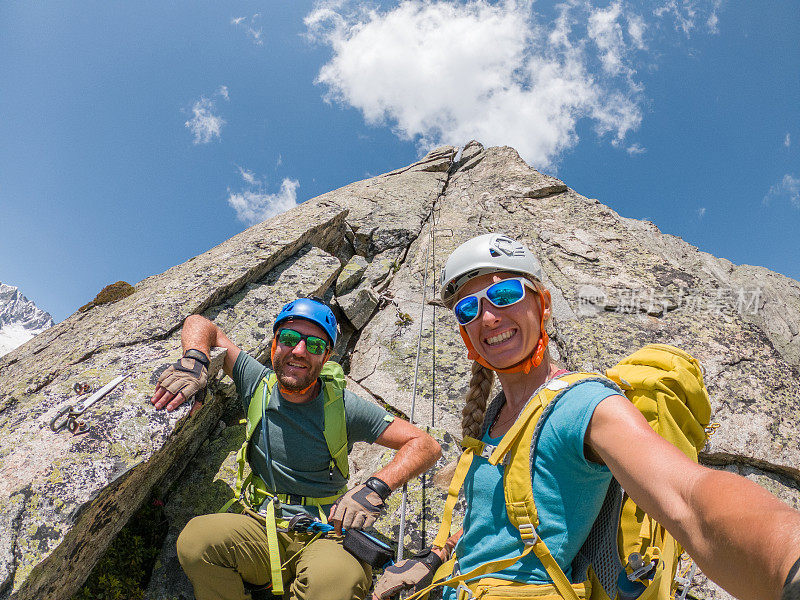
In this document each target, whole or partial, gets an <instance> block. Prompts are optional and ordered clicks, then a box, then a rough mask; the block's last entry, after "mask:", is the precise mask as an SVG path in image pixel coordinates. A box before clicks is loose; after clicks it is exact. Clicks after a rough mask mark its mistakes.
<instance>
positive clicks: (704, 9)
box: [653, 0, 722, 36]
mask: <svg viewBox="0 0 800 600" xmlns="http://www.w3.org/2000/svg"><path fill="white" fill-rule="evenodd" d="M721 6H722V0H667V1H666V2H662V3H661V4H659V5H658V6H656V7H655V8H654V9H653V15H655V16H656V17H658V18H660V19H672V20H673V21H674V27H675V29H676V30H679V31H682V32H683V33H684V35H687V36H688V35H689V34H690V33H691V32H692V31H693V30H695V29H696V28H697V23H698V21H700V22H702V21H703V20H705V24H706V29H707V30H708V32H709V33H719V15H718V14H717V11H719V9H720V7H721Z"/></svg>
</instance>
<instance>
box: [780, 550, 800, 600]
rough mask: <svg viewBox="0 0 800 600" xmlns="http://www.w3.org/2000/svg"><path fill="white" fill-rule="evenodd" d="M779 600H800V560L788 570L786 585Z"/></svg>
mask: <svg viewBox="0 0 800 600" xmlns="http://www.w3.org/2000/svg"><path fill="white" fill-rule="evenodd" d="M781 600H800V558H798V559H797V562H796V563H794V566H793V567H792V568H791V569H789V575H788V576H787V577H786V584H785V585H784V586H783V594H782V595H781Z"/></svg>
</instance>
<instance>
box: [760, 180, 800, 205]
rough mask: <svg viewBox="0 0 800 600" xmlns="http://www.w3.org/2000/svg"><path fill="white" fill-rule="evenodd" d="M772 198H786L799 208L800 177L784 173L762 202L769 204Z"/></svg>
mask: <svg viewBox="0 0 800 600" xmlns="http://www.w3.org/2000/svg"><path fill="white" fill-rule="evenodd" d="M774 198H788V199H789V202H791V203H792V206H794V207H795V208H798V209H800V177H795V176H793V175H790V174H788V173H787V174H786V175H784V176H783V179H781V180H780V181H779V182H778V183H776V184H775V185H773V186H772V187H771V188H770V189H769V192H768V193H767V195H766V196H764V204H769V203H770V202H771V201H772V200H773V199H774Z"/></svg>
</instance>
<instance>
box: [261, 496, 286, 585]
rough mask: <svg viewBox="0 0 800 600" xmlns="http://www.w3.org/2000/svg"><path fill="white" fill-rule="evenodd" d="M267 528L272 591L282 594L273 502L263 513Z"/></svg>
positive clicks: (279, 550) (279, 554) (279, 552)
mask: <svg viewBox="0 0 800 600" xmlns="http://www.w3.org/2000/svg"><path fill="white" fill-rule="evenodd" d="M265 524H266V530H267V551H268V552H269V570H270V577H271V578H272V592H273V594H276V595H278V596H282V595H283V576H282V575H281V571H282V568H281V564H282V563H281V549H280V546H279V545H278V525H277V523H276V521H275V502H269V503H268V504H267V514H266V515H265Z"/></svg>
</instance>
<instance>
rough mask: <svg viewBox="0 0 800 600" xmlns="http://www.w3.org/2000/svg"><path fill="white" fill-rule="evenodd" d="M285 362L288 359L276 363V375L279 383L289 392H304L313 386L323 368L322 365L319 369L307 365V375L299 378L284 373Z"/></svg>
mask: <svg viewBox="0 0 800 600" xmlns="http://www.w3.org/2000/svg"><path fill="white" fill-rule="evenodd" d="M287 360H289V359H287ZM285 362H286V361H284V362H281V363H280V364H277V365H275V376H276V377H277V378H278V383H279V384H280V386H281V388H282V389H284V390H286V391H289V392H302V391H303V390H305V389H307V388H309V387H311V386H312V385H313V384H314V382H316V381H317V378H318V377H319V373H320V371H321V370H322V368H321V367H320V368H319V369H315V368H314V367H313V366H311V365H307V366H308V369H307V372H306V374H305V376H304V377H300V378H298V377H295V376H290V375H286V374H285V373H284V371H283V365H284V364H285Z"/></svg>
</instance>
